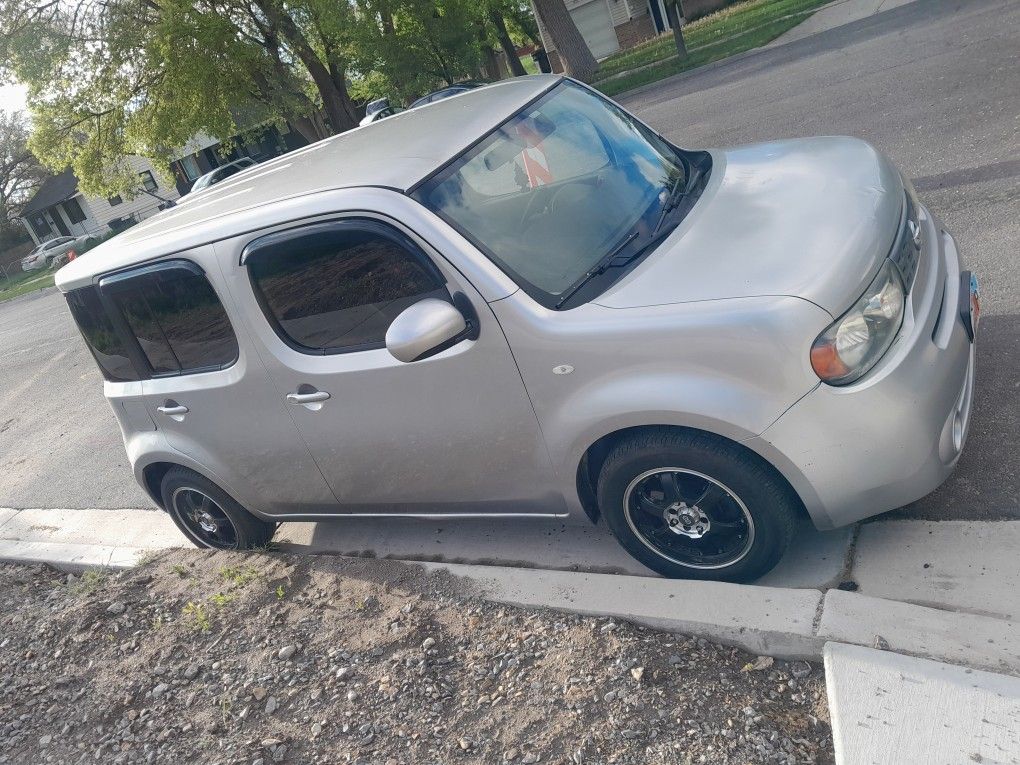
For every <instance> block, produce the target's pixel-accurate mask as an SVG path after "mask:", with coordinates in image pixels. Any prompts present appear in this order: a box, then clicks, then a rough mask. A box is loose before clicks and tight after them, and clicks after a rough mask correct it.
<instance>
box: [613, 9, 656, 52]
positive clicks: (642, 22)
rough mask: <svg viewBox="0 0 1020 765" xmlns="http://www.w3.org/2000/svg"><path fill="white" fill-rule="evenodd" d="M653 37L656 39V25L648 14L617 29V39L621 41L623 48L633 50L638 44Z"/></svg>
mask: <svg viewBox="0 0 1020 765" xmlns="http://www.w3.org/2000/svg"><path fill="white" fill-rule="evenodd" d="M653 37H655V24H654V23H653V22H652V17H651V15H650V14H648V13H646V14H644V15H643V16H638V17H636V18H633V19H631V20H630V21H628V22H627V23H626V24H620V26H618V27H616V39H617V40H619V41H620V47H621V48H633V47H634V46H635V45H637V44H638V43H640V42H644V41H645V40H650V39H652V38H653Z"/></svg>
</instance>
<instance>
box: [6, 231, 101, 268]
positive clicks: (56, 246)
mask: <svg viewBox="0 0 1020 765" xmlns="http://www.w3.org/2000/svg"><path fill="white" fill-rule="evenodd" d="M89 239H92V237H91V236H90V235H88V234H83V235H82V236H79V237H73V236H58V237H57V238H56V239H50V240H49V241H47V242H43V243H42V244H40V245H38V246H37V247H36V248H35V249H33V250H32V251H31V252H30V253H28V255H26V256H25V257H23V258H22V259H21V270H22V271H38V270H39V269H40V268H49V267H51V266H52V265H53V264H54V263H56V264H58V265H59V264H60V263H62V262H63V261H64V260H66V256H67V254H68V253H69V252H70V251H71V250H74V249H76V248H80V247H84V246H85V244H86V243H87V242H88V240H89Z"/></svg>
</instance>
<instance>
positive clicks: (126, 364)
mask: <svg viewBox="0 0 1020 765" xmlns="http://www.w3.org/2000/svg"><path fill="white" fill-rule="evenodd" d="M65 297H66V298H67V305H68V307H69V308H70V309H71V316H73V317H74V320H75V322H76V323H77V324H78V329H79V330H81V334H82V337H84V338H85V344H86V345H87V346H88V348H89V350H90V351H92V355H93V356H95V358H96V363H97V364H99V369H100V371H102V373H103V376H104V377H105V378H106V379H107V380H110V381H112V382H126V381H129V380H137V379H138V374H137V373H136V372H135V368H134V366H133V365H132V363H131V359H130V357H129V356H128V352H127V349H126V348H125V347H124V342H123V339H122V338H121V336H120V335H118V334H117V332H116V330H115V329H114V327H113V324H111V323H110V317H109V316H108V315H107V314H106V311H105V310H104V308H103V304H102V302H101V301H100V299H99V292H98V291H97V290H96V288H95V287H83V288H82V289H77V290H72V291H70V292H68V293H67V295H66V296H65Z"/></svg>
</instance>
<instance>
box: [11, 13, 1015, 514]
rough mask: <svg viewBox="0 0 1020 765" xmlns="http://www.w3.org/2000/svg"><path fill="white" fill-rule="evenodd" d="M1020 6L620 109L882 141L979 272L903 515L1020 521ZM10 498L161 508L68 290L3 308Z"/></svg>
mask: <svg viewBox="0 0 1020 765" xmlns="http://www.w3.org/2000/svg"><path fill="white" fill-rule="evenodd" d="M1018 52H1020V3H1017V2H1006V1H1004V0H999V1H998V2H993V1H991V0H989V1H985V0H966V2H963V1H961V0H956V2H941V1H940V0H922V1H921V2H917V3H913V4H910V5H907V6H903V7H901V8H898V9H896V10H893V11H889V12H886V13H881V14H878V15H876V16H872V17H870V18H868V19H866V20H864V21H861V22H856V23H853V24H850V25H847V26H844V27H840V28H837V29H834V30H830V31H829V32H823V33H821V34H818V35H815V36H813V37H810V38H806V39H803V40H799V41H796V42H793V43H790V44H788V45H784V46H780V47H776V48H771V49H767V50H763V51H760V52H756V53H752V54H750V55H746V56H742V57H740V58H739V59H738V60H735V61H734V60H731V61H728V62H723V63H721V64H720V65H717V66H714V67H711V68H709V69H708V70H707V71H706V70H701V71H700V72H696V73H691V74H688V75H685V76H681V77H679V78H675V79H673V80H671V81H667V82H664V83H660V84H657V85H655V86H653V87H651V88H649V89H646V90H645V91H644V92H642V93H640V94H634V95H631V96H629V97H625V98H623V99H622V100H623V102H624V103H625V104H626V105H627V106H628V107H629V108H631V109H633V110H634V111H635V112H637V113H638V114H640V115H641V116H642V117H643V118H645V119H646V120H647V121H648V122H649V123H651V124H652V125H653V126H655V127H656V128H657V129H659V130H661V131H663V132H664V133H665V134H666V135H667V136H668V137H669V138H671V139H672V140H674V141H675V142H677V143H678V144H680V145H682V146H688V147H692V148H696V147H706V146H726V145H733V144H740V143H748V142H754V141H762V140H769V139H775V138H785V137H793V136H806V135H819V134H846V135H855V136H859V137H862V138H866V139H867V140H869V141H871V142H873V143H874V144H875V145H877V146H878V147H880V148H881V149H882V150H883V151H885V152H887V153H888V154H889V155H890V156H891V157H892V158H893V159H894V160H895V161H896V162H897V163H898V164H899V166H900V167H901V168H903V169H904V170H905V171H906V172H907V174H908V175H910V177H912V178H914V179H915V184H916V185H917V188H918V190H919V192H920V193H921V196H922V198H923V200H924V201H925V203H926V204H928V206H929V207H930V208H931V209H932V210H933V211H934V212H935V213H936V214H937V215H939V216H940V217H942V219H943V220H944V221H945V222H946V224H947V226H948V227H949V228H950V229H951V230H952V231H953V233H954V234H955V235H956V237H957V238H958V240H959V242H960V244H961V245H962V248H963V251H964V255H965V257H966V258H967V260H968V263H969V265H970V266H971V267H973V268H974V269H975V270H976V271H977V272H978V273H979V274H980V276H981V278H982V286H983V296H984V318H983V323H982V326H981V337H980V343H979V354H978V363H979V370H978V386H977V396H976V404H975V410H974V415H973V418H974V419H973V424H972V428H971V435H970V441H969V443H968V446H967V449H966V451H965V453H964V456H963V458H962V459H961V462H960V465H959V467H958V468H957V471H956V472H955V473H954V475H953V476H952V477H951V478H950V479H949V481H948V482H947V483H946V484H945V485H944V486H943V487H941V488H940V489H939V490H938V491H936V492H935V493H933V494H931V495H929V496H928V497H926V498H924V499H922V500H920V501H919V502H916V503H914V504H913V505H912V506H910V507H908V508H904V509H903V510H901V511H899V512H900V513H901V514H902V515H905V516H909V517H918V518H931V519H958V518H960V519H968V518H984V519H992V518H1020V444H1018V441H1020V260H1018V255H1017V253H1018V252H1020V67H1018V66H1017V59H1018ZM0 507H17V508H25V507H43V508H84V507H96V508H123V507H151V502H150V501H149V500H148V498H147V497H146V496H145V495H144V494H143V493H142V491H141V490H140V489H138V488H137V487H136V486H135V484H134V482H133V480H132V478H131V476H130V474H129V470H128V467H127V461H126V458H125V456H124V453H123V447H122V445H121V442H120V433H119V431H118V429H117V425H116V421H115V420H114V418H113V415H112V413H111V412H110V409H109V407H108V406H107V404H106V402H105V401H104V399H103V397H102V379H101V377H100V375H99V373H98V371H96V369H95V365H94V363H93V361H92V359H91V357H90V356H89V355H88V352H87V351H86V350H85V348H84V346H83V344H82V342H81V339H80V337H79V336H78V334H77V331H76V330H75V329H74V326H73V325H72V323H71V320H70V317H69V316H68V314H67V310H66V308H65V306H64V303H63V300H62V298H61V297H60V296H59V295H56V294H53V293H48V294H42V295H36V296H32V297H28V298H22V299H19V300H16V301H13V302H9V303H2V304H0Z"/></svg>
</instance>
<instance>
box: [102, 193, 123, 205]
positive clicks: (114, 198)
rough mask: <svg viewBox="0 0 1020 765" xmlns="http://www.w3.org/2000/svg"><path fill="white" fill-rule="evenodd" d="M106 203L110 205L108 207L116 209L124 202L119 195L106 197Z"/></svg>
mask: <svg viewBox="0 0 1020 765" xmlns="http://www.w3.org/2000/svg"><path fill="white" fill-rule="evenodd" d="M106 201H107V202H109V203H110V207H116V206H117V205H119V204H120V203H121V202H123V201H124V200H123V199H121V198H120V194H114V195H113V196H112V197H107V198H106Z"/></svg>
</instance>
